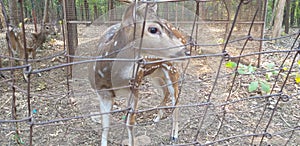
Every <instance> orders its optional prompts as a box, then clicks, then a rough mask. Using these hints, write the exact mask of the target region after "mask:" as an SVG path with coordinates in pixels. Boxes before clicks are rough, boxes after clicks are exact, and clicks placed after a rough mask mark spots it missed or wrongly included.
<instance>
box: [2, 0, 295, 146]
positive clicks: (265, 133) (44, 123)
mask: <svg viewBox="0 0 300 146" xmlns="http://www.w3.org/2000/svg"><path fill="white" fill-rule="evenodd" d="M171 1H172V2H178V0H161V1H159V0H157V1H155V2H171ZM248 3H250V2H249V1H247V2H245V1H244V0H241V1H240V6H242V5H244V4H248ZM257 12H258V8H257V11H256V13H257ZM238 14H239V9H237V11H236V16H235V18H237V15H238ZM254 19H255V16H254V18H253V20H252V23H251V26H252V25H253V24H254ZM235 21H236V19H234V21H233V23H232V27H231V29H230V32H229V35H228V37H227V39H226V42H225V43H222V44H193V45H194V46H223V47H224V48H223V52H222V53H216V54H204V55H194V56H186V57H180V58H174V59H163V60H159V61H153V62H141V63H144V64H151V63H157V62H162V61H175V60H187V59H195V58H204V57H222V60H221V61H220V62H221V63H222V62H223V61H224V60H223V59H227V58H228V59H233V58H238V59H240V58H243V57H247V56H255V55H260V54H270V53H286V54H287V55H286V58H285V60H286V59H287V57H288V56H289V55H290V53H292V52H296V53H295V55H294V58H293V61H292V63H291V66H290V68H289V71H288V74H287V76H286V78H285V80H284V84H283V85H281V90H280V91H279V92H276V93H272V92H274V90H273V89H274V87H275V85H276V83H277V81H278V76H279V74H278V75H277V76H276V78H275V83H274V84H273V88H272V90H271V93H270V94H268V95H258V96H249V97H247V98H242V99H232V98H230V97H231V93H232V92H233V88H234V83H235V82H236V80H237V75H238V73H237V70H235V71H234V72H233V73H232V74H229V75H227V76H230V75H234V78H233V79H232V81H231V84H230V85H231V86H230V90H229V91H228V92H229V95H228V96H227V98H226V100H225V101H224V102H222V103H218V102H212V101H211V99H210V97H211V94H212V92H213V91H214V87H215V86H216V84H217V80H218V79H220V78H222V75H220V74H217V76H216V77H215V82H214V85H213V88H212V89H211V90H210V95H209V96H208V99H207V100H206V102H203V103H195V104H189V105H177V106H162V107H153V108H147V109H143V110H138V111H131V110H130V108H124V109H120V110H113V111H111V112H109V113H110V114H113V113H121V112H127V113H130V112H135V113H144V112H150V111H157V110H160V109H174V108H190V107H205V108H204V110H203V113H201V114H202V115H201V116H199V117H201V118H202V119H201V122H200V123H199V125H198V127H197V128H198V129H197V133H196V135H195V139H194V141H190V142H187V143H182V144H178V145H213V144H218V143H220V142H225V141H230V140H234V139H237V138H243V137H248V138H251V137H252V140H251V144H253V139H254V137H261V140H260V145H262V142H263V140H264V138H265V137H268V138H270V137H272V136H276V135H280V134H283V133H290V132H291V134H290V136H289V139H288V140H287V142H286V143H288V142H289V141H290V140H291V139H292V137H293V135H294V133H295V132H296V131H299V130H300V129H299V126H298V127H297V126H295V127H290V128H289V129H286V130H281V131H275V132H273V133H269V132H268V128H269V124H270V123H271V122H272V118H273V116H274V114H275V113H276V109H277V107H278V104H279V103H280V102H281V101H282V95H283V92H282V89H283V87H285V84H286V83H287V79H288V77H289V75H290V74H291V72H292V69H293V65H294V64H295V62H296V57H297V55H299V51H300V46H297V47H295V44H296V43H297V42H299V35H300V31H298V32H296V33H294V34H290V35H288V36H283V37H278V38H271V39H265V38H254V37H252V36H251V34H250V31H251V28H250V29H249V34H248V35H247V36H244V37H240V38H237V39H235V40H230V34H231V33H232V31H233V27H234V26H235ZM293 36H296V39H295V40H294V44H293V45H292V47H291V49H290V50H272V51H261V52H252V53H243V50H241V52H240V54H239V55H237V56H233V55H230V54H229V56H227V55H228V53H227V52H226V46H227V45H228V44H230V43H234V42H241V41H245V42H244V46H243V49H244V48H245V45H246V44H247V42H248V41H257V42H262V41H272V40H281V39H285V38H291V37H293ZM299 45H300V44H299ZM140 49H141V48H140ZM162 49H164V48H162ZM65 53H66V52H65V51H63V52H61V53H57V54H54V55H52V56H48V57H45V58H42V59H38V60H27V59H25V62H27V61H28V62H35V61H44V60H47V59H51V58H53V57H57V56H61V55H62V54H65ZM115 53H118V52H115ZM64 56H68V57H73V58H76V57H78V58H81V59H88V60H81V61H76V62H72V63H63V64H59V65H55V66H51V67H46V68H42V69H33V70H29V71H28V72H26V73H29V74H37V73H42V72H45V71H51V70H55V69H58V68H63V67H67V66H71V65H76V64H84V63H90V62H94V61H129V62H140V61H141V59H140V58H139V59H120V58H114V59H111V58H105V57H98V58H96V59H95V57H92V56H83V57H82V56H74V55H73V56H72V55H68V54H65V55H64ZM0 57H1V58H10V59H15V60H20V61H24V60H23V59H18V58H14V57H7V56H2V55H1V56H0ZM226 57H227V58H226ZM285 60H284V61H283V62H282V64H281V66H280V67H279V69H277V70H278V71H279V72H280V71H282V68H283V64H284V63H285ZM221 63H220V66H219V67H218V72H217V73H220V68H221ZM238 65H239V63H238ZM29 66H30V64H28V63H26V64H25V65H23V66H12V67H5V68H0V71H11V70H17V69H23V68H28V67H29ZM272 71H274V70H267V71H261V72H259V73H257V74H264V73H265V72H272ZM246 75H247V74H245V76H246ZM7 81H9V79H7V80H6V81H3V82H7ZM182 82H183V84H184V83H188V82H201V80H193V81H188V80H182ZM202 82H203V81H202ZM0 83H1V84H2V81H1V82H0ZM28 84H29V85H30V82H29V83H28ZM10 86H11V87H13V88H16V90H18V91H21V92H23V93H27V94H28V98H29V96H31V95H32V96H35V95H36V96H37V95H38V94H31V91H30V90H29V89H27V90H24V89H22V88H21V87H18V86H17V85H15V84H13V83H12V84H10ZM165 86H167V85H165ZM127 87H128V86H125V87H124V88H127ZM28 88H30V86H28ZM122 88H123V87H122ZM107 90H114V89H107ZM69 94H70V92H68V93H65V94H49V93H47V94H45V95H42V96H45V98H47V97H49V98H50V97H53V96H60V97H61V96H68V95H69ZM39 96H40V95H39ZM293 96H299V93H298V94H297V93H295V95H293ZM270 97H275V98H276V99H277V100H276V104H275V108H274V109H273V110H272V112H271V116H270V118H269V119H268V120H267V122H268V124H267V125H266V126H265V127H264V128H265V129H264V131H263V132H257V129H258V125H259V124H260V123H261V122H262V120H263V116H264V115H265V114H266V111H267V110H268V109H267V104H265V106H264V109H263V112H261V113H260V114H261V117H260V119H259V121H258V122H257V123H256V127H255V128H254V130H253V133H250V134H240V135H234V136H229V137H225V138H220V139H217V136H219V134H220V130H221V128H222V126H223V120H224V118H225V116H226V113H228V111H226V109H225V107H226V106H228V105H234V104H236V103H239V102H243V101H251V100H254V99H268V98H270ZM28 101H29V103H28V104H29V105H28V110H29V111H28V113H29V115H28V116H26V117H24V118H22V119H12V120H4V119H0V124H3V123H26V124H27V125H29V127H30V129H29V130H30V134H32V133H33V132H32V131H33V130H34V127H35V126H36V127H38V126H52V125H53V124H62V123H61V122H71V121H72V120H78V119H86V118H89V117H92V116H99V115H102V114H107V113H99V114H86V115H79V116H70V117H66V118H58V119H52V120H46V121H39V122H35V121H34V117H32V116H31V114H30V112H31V110H30V100H28ZM209 107H214V108H216V107H221V108H222V109H223V110H222V111H220V112H219V113H220V114H222V118H221V124H220V125H219V127H218V131H217V133H216V135H215V136H214V140H213V141H211V142H207V143H203V142H200V141H198V140H197V139H198V137H199V134H200V130H202V124H203V122H205V119H206V116H208V115H209V113H207V110H208V108H209ZM295 110H297V109H295ZM242 112H247V111H242ZM191 118H193V117H191ZM182 121H184V120H182ZM298 122H299V118H298ZM153 123H154V122H149V123H146V124H153ZM63 124H64V123H63ZM144 124H145V123H144ZM142 125H143V124H139V125H135V126H142ZM117 126H120V125H117ZM121 126H124V125H121ZM100 129H101V128H100ZM8 130H11V129H8ZM14 130H15V131H17V130H19V129H14ZM30 138H32V135H31V136H30ZM31 142H32V139H31V140H30V144H32V143H31ZM175 145H176V144H175Z"/></svg>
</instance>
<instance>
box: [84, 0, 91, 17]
mask: <svg viewBox="0 0 300 146" xmlns="http://www.w3.org/2000/svg"><path fill="white" fill-rule="evenodd" d="M84 10H85V20H86V21H89V20H90V11H89V3H88V1H87V0H84Z"/></svg>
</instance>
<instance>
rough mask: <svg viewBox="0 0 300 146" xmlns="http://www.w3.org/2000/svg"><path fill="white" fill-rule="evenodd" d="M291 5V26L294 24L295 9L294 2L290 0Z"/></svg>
mask: <svg viewBox="0 0 300 146" xmlns="http://www.w3.org/2000/svg"><path fill="white" fill-rule="evenodd" d="M291 5H292V7H291V22H290V24H291V26H292V27H293V26H294V24H295V9H296V2H295V1H292V4H291Z"/></svg>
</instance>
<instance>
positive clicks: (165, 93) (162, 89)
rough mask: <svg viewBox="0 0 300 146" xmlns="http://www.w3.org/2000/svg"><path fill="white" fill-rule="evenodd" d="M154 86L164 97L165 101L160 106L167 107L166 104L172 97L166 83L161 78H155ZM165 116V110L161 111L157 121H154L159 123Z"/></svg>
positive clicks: (153, 80)
mask: <svg viewBox="0 0 300 146" xmlns="http://www.w3.org/2000/svg"><path fill="white" fill-rule="evenodd" d="M152 84H153V85H154V87H156V88H157V89H158V91H159V92H160V95H161V96H162V97H164V99H163V100H162V102H161V103H160V105H159V106H166V103H167V102H168V99H169V96H170V93H169V90H168V87H167V86H166V83H165V82H164V80H162V79H161V78H153V79H152ZM163 114H164V110H163V109H160V110H159V111H158V113H157V117H156V118H155V119H153V121H154V122H159V121H160V120H161V119H162V118H163Z"/></svg>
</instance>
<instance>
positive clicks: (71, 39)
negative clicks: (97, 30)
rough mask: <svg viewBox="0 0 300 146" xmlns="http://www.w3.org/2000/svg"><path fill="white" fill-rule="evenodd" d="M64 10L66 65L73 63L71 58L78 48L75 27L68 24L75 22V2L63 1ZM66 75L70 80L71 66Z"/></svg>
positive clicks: (71, 0)
mask: <svg viewBox="0 0 300 146" xmlns="http://www.w3.org/2000/svg"><path fill="white" fill-rule="evenodd" d="M63 8H64V27H65V29H64V30H65V33H64V34H65V39H66V47H67V52H68V55H69V56H68V60H67V61H68V63H71V62H73V58H72V57H71V56H73V55H75V48H76V47H77V46H78V36H77V25H76V24H72V23H69V21H72V20H76V19H77V17H76V7H75V0H63ZM68 75H70V77H71V78H72V66H69V67H68Z"/></svg>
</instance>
